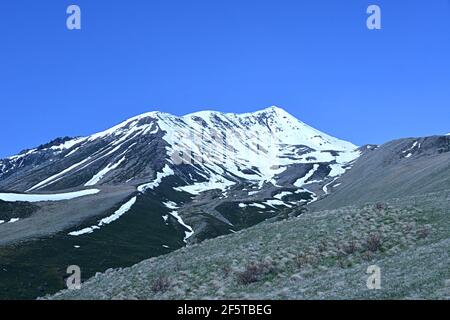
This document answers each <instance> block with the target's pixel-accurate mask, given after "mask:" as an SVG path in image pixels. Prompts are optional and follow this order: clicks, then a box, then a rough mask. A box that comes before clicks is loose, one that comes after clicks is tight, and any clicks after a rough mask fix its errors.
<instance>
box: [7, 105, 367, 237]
mask: <svg viewBox="0 0 450 320" xmlns="http://www.w3.org/2000/svg"><path fill="white" fill-rule="evenodd" d="M359 155H360V152H359V151H357V150H356V146H354V145H353V144H351V143H348V142H345V141H342V140H339V139H336V138H333V137H331V136H328V135H326V134H324V133H321V132H320V131H318V130H315V129H313V128H311V127H309V126H308V125H306V124H304V123H303V122H301V121H299V120H297V119H296V118H294V117H293V116H291V115H290V114H288V113H287V112H285V111H284V110H282V109H280V108H278V107H271V108H267V109H264V110H261V111H257V112H254V113H246V114H225V113H220V112H214V111H202V112H197V113H193V114H189V115H186V116H183V117H177V116H173V115H170V114H167V113H161V112H150V113H146V114H142V115H139V116H136V117H133V118H131V119H128V120H126V121H124V122H122V123H120V124H118V125H116V126H114V127H112V128H110V129H108V130H105V131H103V132H100V133H96V134H93V135H91V136H88V137H78V138H60V139H56V140H54V141H52V142H50V143H47V144H45V145H42V146H39V147H37V148H34V149H31V150H26V151H24V152H22V153H21V154H19V155H17V156H13V157H10V158H8V159H4V160H1V161H0V190H1V189H3V190H7V191H8V192H15V193H18V195H17V196H16V197H17V198H20V193H23V192H25V193H27V194H33V193H38V194H54V193H64V192H74V191H79V190H86V189H92V188H96V189H98V190H99V194H98V197H102V199H104V198H105V196H107V194H108V193H110V192H112V190H113V191H114V197H116V198H115V199H116V200H115V201H116V202H115V203H110V208H111V209H112V208H113V207H114V206H115V205H118V204H120V203H125V202H127V201H130V200H131V199H132V198H133V197H135V196H137V197H141V196H142V195H143V194H144V193H154V192H155V191H156V190H157V189H158V188H163V189H172V191H173V193H180V196H181V197H182V198H183V199H184V200H183V201H182V202H176V201H175V200H176V198H177V197H179V196H173V195H169V196H168V197H166V198H164V199H161V200H160V203H161V204H163V205H164V206H165V207H166V208H167V209H169V210H168V214H165V215H163V216H162V217H161V219H164V221H167V220H168V217H169V216H171V217H174V218H175V220H176V221H177V223H178V224H179V225H181V226H182V228H184V229H185V231H186V240H187V238H189V237H191V236H193V235H194V238H198V239H204V238H207V237H210V236H216V235H219V234H223V233H224V232H225V233H227V232H230V231H232V230H236V228H238V229H239V228H243V227H247V226H248V225H251V224H254V223H257V222H260V221H263V220H264V219H266V218H269V217H272V216H275V215H276V214H277V213H278V212H279V211H280V209H282V208H286V207H292V206H293V205H298V204H306V203H308V202H310V201H314V200H316V199H317V198H318V196H320V195H321V194H322V193H326V192H327V190H326V185H327V184H329V183H330V182H331V181H333V180H334V179H336V178H337V177H338V176H340V175H341V174H342V173H344V172H345V171H346V170H347V169H348V168H349V167H350V165H351V162H352V161H353V160H354V159H356V158H357V157H358V156H359ZM305 186H307V187H308V189H307V188H306V187H305ZM133 188H134V189H135V192H134V193H133V192H131V190H132V189H133ZM121 190H122V191H121ZM120 193H121V194H122V195H123V196H120V197H117V196H118V195H119V194H120ZM47 197H48V196H47ZM8 198H9V199H11V195H10V196H9V197H8ZM44 198H45V197H44ZM95 198H96V196H95V195H94V196H90V197H85V198H82V199H78V200H77V201H72V200H69V203H70V204H69V205H68V206H66V205H65V206H66V207H69V208H71V209H76V208H77V207H78V206H81V207H83V201H84V199H86V201H88V200H90V199H94V200H95ZM99 199H100V198H99ZM0 200H2V197H1V194H0ZM3 200H5V197H3ZM213 200H214V201H213ZM113 204H114V205H113ZM40 205H41V208H42V209H41V210H40V211H39V212H40V215H39V217H44V216H45V212H46V211H48V210H49V205H48V203H44V202H43V203H41V204H40ZM230 207H236V208H235V209H234V211H241V212H242V213H243V216H244V217H245V219H240V218H239V219H238V221H237V220H236V216H235V214H234V215H233V216H230V215H228V216H227V214H228V209H226V208H230ZM100 209H101V210H100ZM106 209H107V208H105V207H104V206H101V207H100V208H93V209H92V210H90V214H86V216H85V218H91V217H96V216H99V217H101V215H106V214H107V213H108V210H106ZM60 210H62V211H59V212H62V213H63V214H62V216H64V215H68V214H67V213H65V212H64V209H60ZM128 211H129V212H130V213H132V212H133V208H132V207H131V208H130V209H129V210H128ZM43 212H44V213H43ZM108 214H109V213H108ZM36 216H37V215H36ZM71 216H73V214H71ZM33 218H36V217H33ZM37 219H39V218H37ZM58 219H64V218H63V217H59V218H58ZM47 220H48V219H47ZM184 220H187V223H186V222H185V221H184ZM69 221H70V224H69V223H68V222H69ZM232 221H233V222H232ZM191 222H192V224H193V226H191ZM19 223H20V224H23V225H24V224H26V223H27V221H20V222H19ZM235 224H237V225H236V226H235ZM54 225H55V226H56V225H57V226H60V227H59V228H54V226H49V228H44V229H43V230H48V231H49V232H50V230H53V231H60V230H61V228H65V229H67V228H70V227H73V226H75V225H79V226H80V229H79V230H78V231H80V230H86V231H95V230H96V228H95V226H94V225H91V226H88V225H85V224H84V223H83V221H82V220H80V219H67V220H66V221H65V222H64V223H62V222H61V223H60V222H58V221H55V224H54ZM20 227H21V228H22V226H20ZM93 227H94V228H93ZM8 228H9V229H11V234H17V237H20V235H21V233H20V232H15V231H16V228H19V226H18V225H16V226H15V227H12V226H8ZM78 231H77V230H72V231H71V234H78V235H82V234H83V233H80V232H78ZM42 232H43V231H42V230H40V233H42ZM28 234H32V233H28ZM0 241H1V240H0ZM0 243H1V242H0Z"/></svg>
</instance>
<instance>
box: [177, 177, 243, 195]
mask: <svg viewBox="0 0 450 320" xmlns="http://www.w3.org/2000/svg"><path fill="white" fill-rule="evenodd" d="M234 184H235V183H234V182H232V181H229V180H227V179H225V178H224V177H223V176H221V175H218V174H214V173H211V174H210V180H209V181H206V182H197V183H194V184H192V185H188V186H183V187H177V188H174V190H175V191H184V192H187V193H190V194H193V195H198V194H200V193H201V192H204V191H207V190H214V189H220V190H222V191H225V190H226V189H227V188H229V187H231V186H233V185H234Z"/></svg>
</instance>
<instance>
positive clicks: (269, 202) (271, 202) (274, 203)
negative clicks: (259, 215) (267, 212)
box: [264, 200, 292, 208]
mask: <svg viewBox="0 0 450 320" xmlns="http://www.w3.org/2000/svg"><path fill="white" fill-rule="evenodd" d="M264 203H265V204H267V205H269V206H271V207H274V206H285V207H288V208H292V206H291V205H289V204H287V203H284V202H283V201H281V200H267V201H265V202H264Z"/></svg>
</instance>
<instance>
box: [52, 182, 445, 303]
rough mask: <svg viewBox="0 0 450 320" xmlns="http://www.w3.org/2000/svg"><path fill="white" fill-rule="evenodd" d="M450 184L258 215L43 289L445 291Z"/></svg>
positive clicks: (335, 293)
mask: <svg viewBox="0 0 450 320" xmlns="http://www.w3.org/2000/svg"><path fill="white" fill-rule="evenodd" d="M449 192H450V190H447V191H444V192H438V193H431V194H426V195H421V196H414V197H405V198H400V199H392V200H390V201H389V202H386V203H383V206H382V207H381V206H379V205H378V204H366V205H363V206H349V207H343V208H339V209H336V210H329V211H322V212H309V213H307V214H304V215H302V216H300V217H297V218H294V219H289V220H288V221H281V222H277V223H262V224H259V225H257V226H255V227H252V228H249V229H246V230H242V231H240V232H238V233H236V234H232V235H227V236H223V237H220V238H216V239H211V240H208V241H205V242H203V243H201V244H198V245H194V246H190V247H188V248H183V249H180V250H177V251H175V252H172V253H170V254H168V255H165V256H161V257H157V258H152V259H148V260H145V261H142V262H140V263H139V264H136V265H134V266H132V267H130V268H121V269H115V270H112V269H111V270H108V271H107V272H105V273H103V274H98V275H96V276H95V277H93V278H91V279H89V280H88V281H86V282H85V283H83V285H82V287H81V290H65V291H62V292H59V293H58V294H56V295H54V296H47V297H46V298H48V299H83V300H84V299H144V300H147V299H186V300H190V299H255V300H259V299H449V298H450V283H449V282H450V271H449V268H448V262H449V255H448V248H449V245H450V238H449V234H448V230H449V227H450V225H449V222H450V220H449V219H448V212H449V209H450V202H449V196H450V193H449ZM411 204H414V205H411ZM374 239H378V240H377V241H378V242H375V240H374ZM374 244H376V245H374ZM373 265H376V266H379V267H380V268H381V290H368V288H367V286H366V283H367V280H368V277H369V275H368V274H367V270H368V267H369V266H373Z"/></svg>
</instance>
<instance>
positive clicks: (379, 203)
mask: <svg viewBox="0 0 450 320" xmlns="http://www.w3.org/2000/svg"><path fill="white" fill-rule="evenodd" d="M375 207H376V208H377V210H378V211H382V210H386V204H384V203H382V202H378V203H377V204H376V205H375Z"/></svg>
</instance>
